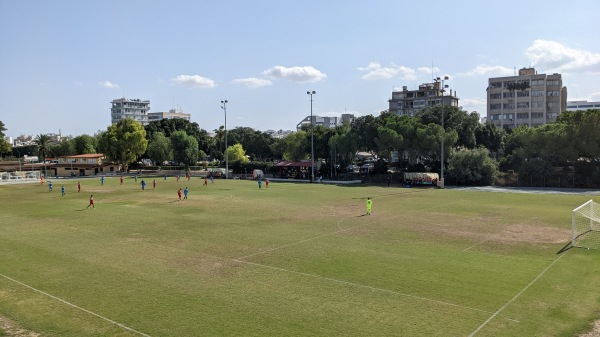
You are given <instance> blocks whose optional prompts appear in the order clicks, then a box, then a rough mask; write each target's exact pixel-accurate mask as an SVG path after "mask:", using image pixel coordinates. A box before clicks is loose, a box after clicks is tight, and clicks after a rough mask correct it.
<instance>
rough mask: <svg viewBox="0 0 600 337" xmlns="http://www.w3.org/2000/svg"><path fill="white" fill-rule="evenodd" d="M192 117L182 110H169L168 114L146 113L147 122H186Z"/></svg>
mask: <svg viewBox="0 0 600 337" xmlns="http://www.w3.org/2000/svg"><path fill="white" fill-rule="evenodd" d="M191 117H192V115H190V114H186V113H184V112H183V110H182V109H179V108H178V109H170V110H169V112H148V122H153V121H160V120H163V119H174V118H179V119H185V120H186V121H190V120H191Z"/></svg>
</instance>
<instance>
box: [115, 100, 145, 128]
mask: <svg viewBox="0 0 600 337" xmlns="http://www.w3.org/2000/svg"><path fill="white" fill-rule="evenodd" d="M111 104H112V106H111V108H110V115H111V123H112V124H116V123H118V122H119V121H120V120H121V119H123V118H131V119H133V120H136V121H138V122H140V123H141V124H142V125H148V112H149V111H150V101H148V100H146V101H143V100H140V99H127V98H125V97H123V98H118V99H114V100H113V101H112V102H111Z"/></svg>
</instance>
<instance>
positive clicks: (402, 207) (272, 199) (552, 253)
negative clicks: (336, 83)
mask: <svg viewBox="0 0 600 337" xmlns="http://www.w3.org/2000/svg"><path fill="white" fill-rule="evenodd" d="M153 179H154V178H147V181H148V182H149V184H148V186H149V188H148V187H147V190H146V191H142V190H141V187H140V185H139V182H140V179H139V178H138V182H137V183H134V181H133V178H128V179H126V180H125V183H124V184H123V185H122V186H121V185H120V184H119V181H118V179H117V178H108V179H106V182H105V184H104V186H100V180H99V179H96V178H94V179H81V180H80V181H81V183H82V191H81V193H77V192H76V184H77V180H54V181H53V182H54V192H51V193H50V192H48V188H47V186H40V185H39V184H27V185H10V186H0V205H2V207H1V208H2V211H1V212H0V274H1V275H2V276H0V316H4V317H7V318H9V319H11V320H13V321H15V322H17V323H18V324H19V325H20V326H21V327H23V328H26V329H29V330H32V331H36V332H41V333H43V334H44V335H46V336H136V335H139V334H138V333H136V332H135V331H138V332H141V333H143V334H147V335H150V336H384V335H395V336H467V335H469V334H471V333H473V332H476V334H475V335H476V336H573V335H576V334H577V333H579V332H582V331H585V330H586V329H588V328H589V324H590V323H591V321H592V320H594V319H597V318H599V317H600V312H599V311H598V308H599V307H600V292H599V291H598V284H600V263H599V262H600V250H582V249H571V250H568V251H567V252H566V253H562V254H557V253H558V252H559V251H560V250H561V248H563V247H564V246H565V244H566V243H567V242H568V240H569V236H570V217H571V213H570V211H571V209H573V208H574V207H576V206H578V205H580V204H582V203H584V202H585V201H587V200H589V199H590V197H589V196H578V195H533V194H509V193H485V192H468V191H456V190H421V189H405V188H385V187H377V186H330V185H310V184H289V183H276V182H272V183H271V184H270V185H269V189H265V187H264V184H263V188H262V189H260V190H259V189H258V187H257V185H256V183H255V182H252V181H238V180H235V181H234V180H230V181H223V180H216V181H215V183H214V184H209V186H208V187H202V186H201V185H202V183H203V180H200V179H193V180H192V181H186V180H183V179H182V180H181V181H180V182H176V181H175V179H174V178H169V180H167V181H164V180H163V178H162V177H160V178H156V180H157V188H156V189H152V180H153ZM62 184H64V185H65V187H66V189H67V194H66V196H64V197H61V195H60V186H61V185H62ZM186 186H188V187H189V188H190V196H189V199H188V200H183V201H181V202H179V201H178V200H177V189H178V188H182V189H183V188H184V187H186ZM90 194H94V198H95V201H96V209H91V208H90V209H86V206H87V204H88V198H89V195H90ZM367 196H370V197H371V198H372V199H373V215H371V216H365V215H364V213H365V198H366V197H367ZM534 280H535V282H534ZM34 289H37V290H39V291H35V290H34ZM42 292H43V293H42ZM49 295H51V296H52V297H51V296H49ZM59 299H60V300H59ZM61 300H62V301H61ZM63 301H64V302H63ZM65 302H68V303H70V304H72V305H69V304H67V303H65ZM73 305H75V306H77V307H74V306H73ZM82 309H85V310H82ZM92 313H94V314H96V315H94V314H92ZM99 316H101V317H99ZM108 320H111V321H112V322H110V321H108ZM115 323H119V324H121V325H123V326H125V327H128V328H130V329H133V330H135V331H131V330H128V329H126V328H124V327H123V326H120V325H118V324H115ZM1 335H2V332H0V336H1Z"/></svg>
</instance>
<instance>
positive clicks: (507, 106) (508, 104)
mask: <svg viewBox="0 0 600 337" xmlns="http://www.w3.org/2000/svg"><path fill="white" fill-rule="evenodd" d="M502 107H503V108H504V109H514V108H515V103H504V104H503V105H502Z"/></svg>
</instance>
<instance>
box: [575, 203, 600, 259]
mask: <svg viewBox="0 0 600 337" xmlns="http://www.w3.org/2000/svg"><path fill="white" fill-rule="evenodd" d="M571 224H572V228H573V232H572V237H571V244H572V245H573V247H582V248H595V249H600V204H599V203H597V202H594V201H593V200H589V201H588V202H586V203H585V204H583V205H581V206H579V207H577V208H575V209H574V210H573V211H572V212H571Z"/></svg>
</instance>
